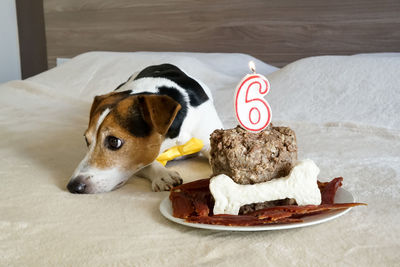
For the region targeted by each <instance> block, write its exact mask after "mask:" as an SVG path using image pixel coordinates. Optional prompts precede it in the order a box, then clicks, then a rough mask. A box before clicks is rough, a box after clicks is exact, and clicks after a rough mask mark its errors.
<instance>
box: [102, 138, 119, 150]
mask: <svg viewBox="0 0 400 267" xmlns="http://www.w3.org/2000/svg"><path fill="white" fill-rule="evenodd" d="M123 144H124V142H122V140H121V139H119V138H117V137H115V136H111V135H110V136H107V137H106V140H105V145H106V147H107V148H108V149H111V150H118V149H120V148H121V146H122V145H123Z"/></svg>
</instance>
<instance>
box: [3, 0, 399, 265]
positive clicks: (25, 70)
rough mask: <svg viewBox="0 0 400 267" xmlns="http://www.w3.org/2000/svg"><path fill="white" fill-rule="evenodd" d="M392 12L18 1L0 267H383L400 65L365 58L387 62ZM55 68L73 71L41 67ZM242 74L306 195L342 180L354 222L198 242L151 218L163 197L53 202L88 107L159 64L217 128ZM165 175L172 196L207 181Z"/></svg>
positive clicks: (392, 56)
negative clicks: (306, 182) (288, 141)
mask: <svg viewBox="0 0 400 267" xmlns="http://www.w3.org/2000/svg"><path fill="white" fill-rule="evenodd" d="M399 10H400V4H399V2H398V1H395V0H386V1H379V2H378V1H374V0H357V1H351V2H349V1H345V0H339V1H331V2H326V1H325V2H324V3H323V4H321V1H318V0H312V1H306V2H304V3H303V2H302V3H301V4H299V2H298V1H294V0H290V1H284V2H282V1H275V0H274V1H264V0H251V1H236V0H235V1H180V0H168V1H159V0H156V1H144V0H138V1H125V0H116V1H106V0H83V1H64V0H44V1H20V0H17V13H18V25H19V29H20V32H19V40H20V44H21V49H20V50H21V65H22V74H23V77H24V78H27V79H25V80H21V81H11V82H8V83H5V84H1V85H0V111H1V112H0V148H1V149H0V179H1V185H0V265H1V266H109V265H113V266H206V265H207V266H209V265H211V266H293V265H299V266H336V265H339V266H342V265H346V266H395V265H398V263H399V261H400V256H399V253H398V251H399V250H400V242H399V240H400V226H399V223H398V222H399V221H400V215H399V208H398V203H399V201H400V194H399V192H400V152H399V151H400V117H399V116H398V114H399V112H400V104H399V103H400V56H399V53H373V54H371V52H400V50H399V48H400V35H399V26H400V17H399V16H398V14H399ZM90 51H93V52H90ZM99 51H105V52H99ZM106 51H113V52H106ZM139 51H159V52H139ZM165 51H170V52H165ZM215 52H218V53H215ZM360 53H362V54H360ZM58 58H72V59H70V60H68V61H67V62H66V63H63V64H61V65H59V66H57V67H55V66H56V61H57V59H58ZM250 60H253V61H254V62H255V63H256V67H257V72H258V73H260V74H263V75H266V76H267V78H268V79H269V81H270V83H271V91H270V93H269V94H268V96H267V97H266V99H267V100H268V102H269V104H270V105H271V108H272V112H273V120H272V122H273V124H274V125H284V126H290V127H291V128H293V129H294V130H295V132H296V135H297V141H298V147H299V158H300V159H306V158H310V159H312V160H314V161H315V162H316V164H317V165H318V166H319V168H320V169H321V173H320V175H319V178H320V179H321V180H324V181H327V180H329V179H331V178H334V177H338V176H343V177H344V185H343V187H344V188H345V189H346V190H348V191H349V192H351V193H352V194H353V196H354V197H355V199H356V201H359V202H364V203H367V204H368V206H366V207H364V206H363V207H357V208H354V209H352V210H351V211H350V212H349V213H347V214H345V215H344V216H342V217H339V218H337V219H335V220H333V221H330V222H326V223H323V224H319V225H314V226H310V227H305V228H297V229H291V230H279V231H261V232H237V231H211V230H203V229H197V228H190V227H186V226H182V225H178V224H176V223H174V222H171V221H169V220H167V219H166V218H164V217H163V216H162V215H161V213H160V211H159V205H160V203H161V201H162V200H163V199H165V198H166V197H167V196H168V192H158V193H156V192H152V191H151V185H150V182H149V181H148V180H146V179H142V178H138V177H132V178H131V179H130V180H129V182H128V183H127V184H126V185H125V186H123V187H122V188H120V189H118V190H115V191H113V192H110V193H105V194H95V195H76V194H71V193H69V192H68V191H67V189H66V184H67V183H68V181H69V178H70V176H71V174H72V172H73V170H74V169H75V167H76V166H77V164H78V163H79V162H80V160H81V159H82V157H83V156H84V154H85V152H86V146H85V141H84V137H83V133H84V131H85V129H86V127H87V124H88V118H89V116H88V114H89V109H90V104H91V102H92V100H93V97H94V96H95V95H98V94H102V93H106V92H109V91H111V90H113V89H114V88H116V87H117V86H118V85H119V84H120V83H121V82H123V81H126V79H127V78H128V77H129V76H130V75H131V74H132V73H134V72H135V71H138V70H140V69H141V68H143V67H145V66H148V65H151V64H157V63H165V62H169V63H172V64H176V65H177V66H179V67H182V68H184V69H185V70H186V71H187V72H188V73H190V74H191V75H192V76H194V77H196V78H198V79H200V80H202V81H203V82H204V83H205V84H207V85H208V86H209V87H210V89H211V91H212V94H213V97H214V99H215V107H216V109H217V111H218V113H219V116H220V118H221V120H222V121H223V123H224V127H225V128H229V127H233V126H235V125H236V121H235V117H234V112H233V103H231V102H229V101H228V100H229V99H233V94H234V90H235V87H236V85H237V84H238V82H239V81H240V80H241V79H242V77H243V76H244V75H245V74H247V73H248V72H249V70H248V66H247V65H248V62H249V61H250ZM48 67H50V69H49V70H47V69H48ZM34 74H37V75H36V76H33V75H34ZM232 102H233V101H232ZM167 167H168V168H171V169H174V170H176V171H178V172H179V173H180V174H181V176H182V177H183V179H184V182H190V181H194V180H197V179H200V178H206V177H208V176H209V175H210V174H211V170H210V167H209V165H208V162H207V160H206V159H204V158H201V157H196V158H192V159H187V160H184V161H174V162H169V163H168V165H167Z"/></svg>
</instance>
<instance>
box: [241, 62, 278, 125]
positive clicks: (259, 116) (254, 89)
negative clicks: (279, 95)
mask: <svg viewBox="0 0 400 267" xmlns="http://www.w3.org/2000/svg"><path fill="white" fill-rule="evenodd" d="M249 68H250V70H251V71H252V74H247V75H246V76H245V77H244V78H243V79H242V80H241V81H240V83H239V85H238V86H237V88H236V93H235V100H234V103H235V113H236V120H237V121H238V123H239V124H240V125H241V126H242V127H243V128H244V129H246V130H248V131H251V132H259V131H262V130H263V129H265V128H266V127H267V126H268V125H269V123H270V122H271V118H272V113H271V108H270V106H269V104H268V103H267V101H265V99H264V96H265V95H266V94H268V92H269V89H270V85H269V81H268V80H267V78H265V77H264V76H263V75H261V74H256V67H255V64H254V62H253V61H250V62H249Z"/></svg>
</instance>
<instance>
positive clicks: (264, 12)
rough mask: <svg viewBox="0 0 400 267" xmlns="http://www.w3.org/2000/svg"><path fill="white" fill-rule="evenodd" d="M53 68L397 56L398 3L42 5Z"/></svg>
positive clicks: (94, 1)
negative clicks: (227, 57) (194, 58)
mask: <svg viewBox="0 0 400 267" xmlns="http://www.w3.org/2000/svg"><path fill="white" fill-rule="evenodd" d="M44 10H45V22H46V37H47V48H48V61H49V66H54V65H55V60H56V58H57V57H72V56H75V55H78V54H80V53H83V52H86V51H93V50H106V51H185V52H238V53H247V54H251V55H253V56H255V57H257V58H259V59H261V60H263V61H265V62H267V63H270V64H272V65H276V66H284V65H286V64H287V63H290V62H292V61H294V60H296V59H299V58H303V57H307V56H316V55H325V54H343V55H346V54H355V53H366V52H400V1H398V0H382V1H376V0H352V1H348V0H337V1H323V0H304V1H297V0H287V1H280V0H268V1H267V0H247V1H243V0H222V1H215V0H214V1H210V0H205V1H194V0H191V1H183V0H151V1H145V0H136V1H130V0H114V1H107V0H70V1H65V0H44Z"/></svg>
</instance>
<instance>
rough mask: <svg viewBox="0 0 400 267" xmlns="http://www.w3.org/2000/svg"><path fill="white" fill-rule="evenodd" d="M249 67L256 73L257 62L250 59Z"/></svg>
mask: <svg viewBox="0 0 400 267" xmlns="http://www.w3.org/2000/svg"><path fill="white" fill-rule="evenodd" d="M249 68H250V70H251V71H252V72H253V73H256V64H254V62H253V61H252V60H251V61H249Z"/></svg>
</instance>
